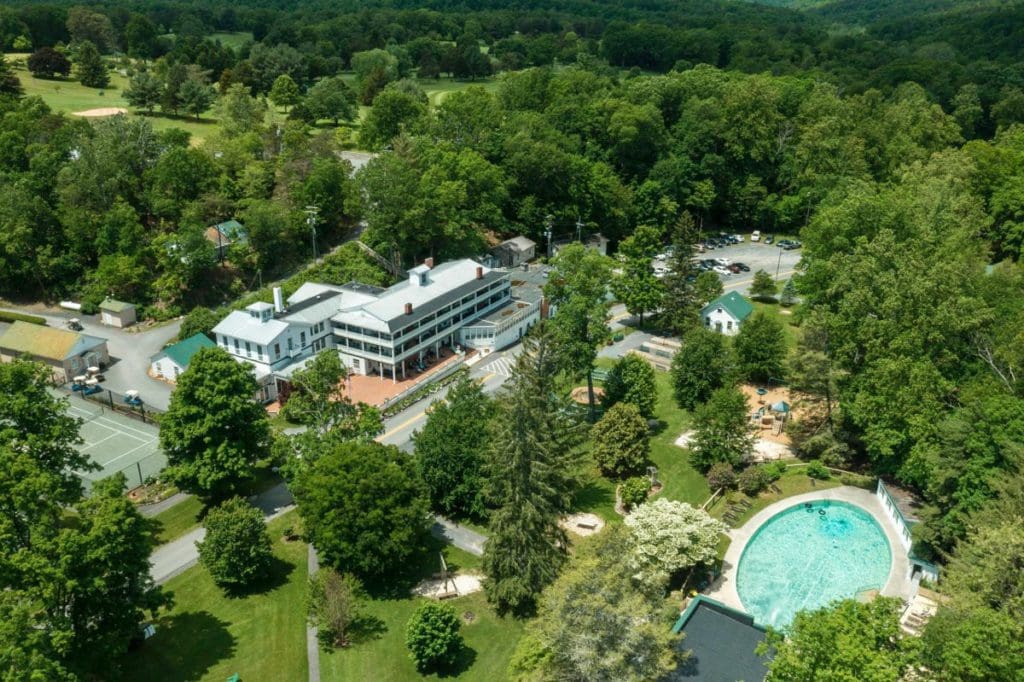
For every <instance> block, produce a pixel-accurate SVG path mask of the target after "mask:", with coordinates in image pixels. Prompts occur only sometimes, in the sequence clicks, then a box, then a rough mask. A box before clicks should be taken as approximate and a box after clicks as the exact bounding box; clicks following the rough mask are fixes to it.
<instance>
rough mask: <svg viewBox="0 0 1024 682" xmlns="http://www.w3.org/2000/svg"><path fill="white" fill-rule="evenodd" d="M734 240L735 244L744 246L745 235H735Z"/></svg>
mask: <svg viewBox="0 0 1024 682" xmlns="http://www.w3.org/2000/svg"><path fill="white" fill-rule="evenodd" d="M732 239H733V243H734V244H742V243H743V235H742V234H734V235H732Z"/></svg>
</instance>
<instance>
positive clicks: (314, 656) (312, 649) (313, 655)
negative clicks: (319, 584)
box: [306, 544, 320, 682]
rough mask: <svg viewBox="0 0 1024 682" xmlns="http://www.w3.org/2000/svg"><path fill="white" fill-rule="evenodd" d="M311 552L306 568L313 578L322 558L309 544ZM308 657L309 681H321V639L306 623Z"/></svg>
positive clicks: (315, 630) (307, 557)
mask: <svg viewBox="0 0 1024 682" xmlns="http://www.w3.org/2000/svg"><path fill="white" fill-rule="evenodd" d="M308 547H309V552H308V554H307V555H306V569H307V571H308V572H309V577H310V578H312V577H313V576H315V575H316V573H317V571H319V570H320V558H319V557H318V556H317V555H316V548H315V547H313V545H312V544H310V545H308ZM306 659H307V660H308V661H309V682H320V640H319V639H318V634H317V629H316V628H315V627H313V626H312V625H309V624H308V623H307V624H306Z"/></svg>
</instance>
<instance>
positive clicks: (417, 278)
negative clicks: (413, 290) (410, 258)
mask: <svg viewBox="0 0 1024 682" xmlns="http://www.w3.org/2000/svg"><path fill="white" fill-rule="evenodd" d="M429 283H430V268H429V267H428V266H427V265H417V266H416V267H414V268H413V269H412V270H410V271H409V286H413V287H425V286H427V285H428V284H429Z"/></svg>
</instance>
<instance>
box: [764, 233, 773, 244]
mask: <svg viewBox="0 0 1024 682" xmlns="http://www.w3.org/2000/svg"><path fill="white" fill-rule="evenodd" d="M773 241H775V235H773V234H770V235H768V236H767V237H765V238H764V243H765V244H771V243H772V242H773Z"/></svg>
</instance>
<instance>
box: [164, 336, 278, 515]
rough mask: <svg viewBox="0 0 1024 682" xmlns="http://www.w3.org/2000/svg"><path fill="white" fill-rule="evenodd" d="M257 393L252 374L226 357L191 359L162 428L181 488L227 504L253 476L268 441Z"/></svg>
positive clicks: (211, 353) (214, 352)
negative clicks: (255, 396)
mask: <svg viewBox="0 0 1024 682" xmlns="http://www.w3.org/2000/svg"><path fill="white" fill-rule="evenodd" d="M256 389H257V386H256V380H255V379H254V378H253V373H252V368H251V367H250V366H249V365H246V364H242V363H238V362H235V361H234V360H233V359H232V358H231V356H230V355H228V354H227V352H226V351H224V350H221V349H220V348H204V349H202V350H200V351H199V352H198V353H196V354H195V356H193V358H192V362H191V363H190V364H189V368H188V370H186V371H185V373H184V374H182V375H181V376H180V377H179V378H178V385H177V388H176V389H175V391H174V393H173V394H172V395H171V404H170V407H169V408H168V410H167V413H166V414H165V415H164V416H163V419H162V420H161V422H160V446H161V448H163V451H164V452H165V453H166V454H167V460H168V468H167V470H166V474H167V476H168V478H169V479H170V480H172V481H174V482H175V484H177V485H178V487H180V488H182V489H183V490H187V491H189V492H192V493H196V494H197V495H201V496H203V497H209V498H214V499H216V498H223V497H226V496H228V495H230V494H231V493H233V492H235V491H237V490H238V488H239V486H240V485H241V484H242V483H243V482H244V481H246V480H248V479H249V478H250V477H251V476H252V472H253V466H254V465H255V463H256V461H257V460H258V459H259V458H260V457H261V456H265V455H266V454H267V452H266V449H267V447H268V446H269V438H270V430H269V426H268V423H267V413H266V411H265V410H264V409H263V406H262V405H260V404H259V403H258V402H256V401H255V400H253V396H254V395H255V394H256Z"/></svg>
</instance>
